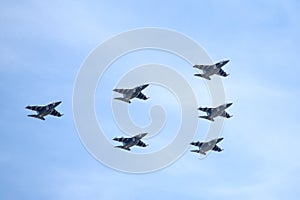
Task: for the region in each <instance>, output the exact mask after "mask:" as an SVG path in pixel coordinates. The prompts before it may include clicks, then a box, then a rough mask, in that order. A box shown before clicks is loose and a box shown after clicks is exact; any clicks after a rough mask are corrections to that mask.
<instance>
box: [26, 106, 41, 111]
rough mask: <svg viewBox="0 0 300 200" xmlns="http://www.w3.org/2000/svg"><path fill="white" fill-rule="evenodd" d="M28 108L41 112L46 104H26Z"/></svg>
mask: <svg viewBox="0 0 300 200" xmlns="http://www.w3.org/2000/svg"><path fill="white" fill-rule="evenodd" d="M26 108H27V109H29V110H34V111H37V112H39V111H41V110H43V108H44V106H26Z"/></svg>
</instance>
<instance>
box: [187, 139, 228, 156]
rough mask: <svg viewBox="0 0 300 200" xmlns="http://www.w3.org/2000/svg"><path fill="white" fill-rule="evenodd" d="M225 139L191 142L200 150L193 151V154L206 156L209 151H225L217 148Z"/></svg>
mask: <svg viewBox="0 0 300 200" xmlns="http://www.w3.org/2000/svg"><path fill="white" fill-rule="evenodd" d="M222 140H223V138H216V139H213V140H210V141H208V142H191V143H190V144H191V145H194V146H197V147H199V150H191V152H195V153H200V154H203V155H206V152H207V151H210V150H213V151H217V152H221V151H223V149H221V148H220V147H218V146H217V143H219V142H221V141H222Z"/></svg>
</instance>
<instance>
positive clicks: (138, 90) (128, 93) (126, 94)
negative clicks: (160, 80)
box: [113, 84, 149, 103]
mask: <svg viewBox="0 0 300 200" xmlns="http://www.w3.org/2000/svg"><path fill="white" fill-rule="evenodd" d="M148 85H149V84H145V85H141V86H137V87H135V88H132V89H114V90H113V91H114V92H118V93H121V94H123V97H117V98H114V99H117V100H121V101H124V102H127V103H131V101H130V99H133V98H139V99H143V100H147V99H148V98H149V97H146V96H145V95H144V94H143V93H142V90H143V89H145V88H146V87H148Z"/></svg>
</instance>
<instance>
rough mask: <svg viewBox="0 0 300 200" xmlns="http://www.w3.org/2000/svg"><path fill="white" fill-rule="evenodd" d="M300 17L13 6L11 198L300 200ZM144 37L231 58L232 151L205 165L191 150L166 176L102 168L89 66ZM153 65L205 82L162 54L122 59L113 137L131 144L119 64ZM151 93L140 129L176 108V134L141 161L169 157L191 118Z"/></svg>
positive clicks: (281, 5)
mask: <svg viewBox="0 0 300 200" xmlns="http://www.w3.org/2000/svg"><path fill="white" fill-rule="evenodd" d="M299 9H300V3H298V2H297V1H292V0H290V1H283V0H282V1H279V0H278V1H263V2H262V1H227V2H220V1H216V0H213V1H209V2H208V1H188V2H176V1H163V2H161V1H144V2H141V1H122V2H121V1H106V2H101V1H63V2H62V1H26V3H25V1H24V2H18V1H7V2H1V7H0V19H1V20H0V25H1V32H0V36H1V37H0V41H1V45H0V52H1V54H0V66H1V67H0V76H1V81H0V92H1V100H0V105H1V112H0V118H1V120H0V125H1V130H2V131H1V140H0V170H1V172H0V199H56V200H57V199H120V198H122V199H141V198H143V199H154V198H155V199H209V200H211V199H230V200H233V199H272V200H273V199H298V198H299V195H300V192H299V188H298V185H299V183H300V173H299V169H300V160H299V150H298V143H299V142H298V141H300V135H299V134H300V126H299V124H298V123H299V122H298V119H299V115H298V112H299V111H300V110H299V108H298V106H297V105H298V104H297V103H298V99H299V98H300V93H299V91H300V90H299V89H300V82H299V78H298V74H299V72H300V70H299V66H298V60H297V59H298V54H299V52H300V49H299V48H300V41H299V36H298V35H300V27H299V26H300V15H299ZM141 27H159V28H167V29H172V30H175V31H178V32H180V33H182V34H185V35H187V36H188V37H190V38H192V39H193V40H195V41H196V42H198V43H199V44H200V45H201V46H202V47H203V48H204V49H205V50H206V51H207V53H208V54H209V56H210V57H211V59H212V60H214V61H219V60H223V59H230V60H231V61H230V63H229V64H227V65H226V66H225V67H224V70H225V71H226V72H227V73H230V76H228V77H226V78H223V79H222V80H223V84H224V88H225V93H226V100H228V101H230V102H234V104H233V106H232V107H230V108H229V109H228V112H229V113H230V114H233V118H231V119H229V120H225V124H224V128H223V129H222V132H221V136H222V137H224V138H225V139H224V140H223V141H222V142H221V143H220V146H221V147H222V148H224V151H223V152H221V153H215V152H213V153H211V154H209V156H208V157H207V158H205V159H202V160H201V159H198V156H197V155H196V154H192V153H190V152H189V150H190V149H191V148H189V149H188V150H187V151H186V152H185V154H184V155H183V156H182V157H181V158H180V159H178V160H177V161H176V162H175V163H174V164H172V165H171V166H169V167H166V168H164V169H162V170H159V171H156V172H152V173H147V174H127V173H122V172H119V171H115V170H113V169H111V168H109V167H107V166H105V165H103V164H101V163H100V162H98V161H97V160H95V159H94V158H93V157H92V156H91V155H90V154H89V153H88V152H87V150H86V149H85V147H84V146H83V144H82V143H81V141H80V138H79V136H78V133H77V131H76V127H75V123H74V120H73V112H72V95H73V89H74V83H75V80H76V76H77V73H78V72H79V69H80V66H81V65H82V63H83V62H84V60H85V59H86V58H87V57H88V55H89V54H90V53H91V52H92V51H93V50H94V49H95V48H96V47H97V46H98V45H99V44H100V43H102V42H104V41H105V40H107V39H108V38H110V37H112V36H114V35H116V34H119V33H121V32H124V31H128V30H131V29H135V28H141ZM120 45H122V44H120ZM149 62H155V63H160V62H162V63H163V64H168V65H172V66H173V65H174V68H175V69H176V70H177V71H178V72H180V73H182V74H183V76H185V77H186V76H188V73H189V72H192V73H193V72H195V71H194V70H193V69H191V70H190V71H189V68H184V67H186V66H187V67H191V66H188V64H187V63H186V62H183V61H182V60H181V59H180V58H178V57H176V56H174V55H169V54H167V53H164V52H153V51H150V50H149V51H145V52H142V53H141V52H136V54H132V55H128V57H127V58H126V56H124V57H122V58H120V60H118V61H116V62H115V63H114V64H113V66H112V69H111V70H108V71H107V73H108V74H106V75H104V76H103V79H102V80H101V81H100V85H99V86H98V89H97V92H96V96H95V100H96V105H95V108H96V112H97V115H98V116H101V115H103V114H104V115H106V116H108V117H107V118H105V120H106V121H105V122H104V124H105V125H104V129H105V130H106V132H107V138H108V139H111V138H112V137H114V136H121V135H122V132H121V131H118V128H117V127H116V126H115V124H114V121H113V120H112V113H111V110H110V107H105V106H102V105H103V104H104V103H103V104H102V102H105V103H107V102H110V99H111V97H112V96H111V95H112V93H110V91H111V89H112V88H111V86H112V85H113V84H116V83H115V81H117V80H119V79H118V77H114V75H113V74H114V73H115V74H121V72H120V71H118V70H117V69H118V67H117V66H118V65H124V68H122V69H129V67H130V66H136V65H140V64H143V63H149ZM183 66H184V67H183ZM114 67H115V68H114ZM191 68H192V67H191ZM186 69H188V70H186ZM190 77H191V79H192V80H191V82H192V84H194V85H195V84H199V88H196V89H195V90H196V91H198V92H199V93H198V94H197V98H198V103H199V104H201V105H204V106H209V104H210V99H209V96H208V95H209V94H208V92H207V91H206V88H205V85H204V82H203V81H202V80H201V79H197V78H194V77H193V76H190ZM101 84H103V85H101ZM106 93H107V94H109V96H107V95H103V94H106ZM145 93H146V94H147V95H148V96H152V98H150V99H149V101H147V102H141V101H139V100H134V102H133V103H134V105H133V106H132V108H130V111H131V117H132V119H133V120H134V121H136V122H137V124H139V125H142V126H145V125H147V124H148V123H150V122H149V118H147V117H148V116H147V115H146V117H145V115H142V114H143V113H146V114H148V111H149V108H150V107H151V106H153V105H156V104H164V102H165V101H166V100H167V101H168V103H167V104H166V105H163V106H164V107H165V109H166V113H169V114H167V116H166V117H167V122H166V124H165V127H164V133H166V134H165V135H163V136H161V137H160V135H159V134H157V135H156V136H154V137H153V138H149V139H146V142H147V143H149V144H151V143H152V147H151V145H149V149H138V148H133V153H135V152H138V153H141V152H151V151H154V150H155V147H157V148H158V149H159V148H162V147H163V146H164V145H165V144H167V143H168V140H171V139H172V138H173V137H174V134H175V132H176V128H177V127H176V126H174V124H175V125H177V124H176V122H178V120H180V117H179V108H178V105H176V104H175V105H174V104H173V103H174V102H176V99H175V98H174V96H172V94H171V93H170V92H167V91H165V90H163V89H161V88H159V87H157V86H153V87H152V88H147V89H146V90H145ZM163 95H165V96H164V99H160V100H157V99H159V98H158V97H159V96H163ZM56 100H61V101H63V103H62V104H61V105H59V107H58V108H57V110H58V111H60V112H62V113H64V116H63V117H62V118H54V117H51V116H50V117H47V118H46V121H40V120H37V119H34V118H28V117H26V115H27V114H29V113H31V112H30V111H29V110H25V106H26V105H29V104H30V105H31V104H33V105H35V104H47V103H49V102H52V101H56ZM104 105H105V104H104ZM173 105H174V106H173ZM135 106H136V107H135ZM209 124H210V122H209V121H205V120H199V124H198V127H199V131H198V133H197V135H196V137H195V140H202V139H204V138H205V132H206V131H207V128H208V126H209ZM112 144H114V145H115V144H116V143H114V142H113V141H112ZM159 159H161V158H159Z"/></svg>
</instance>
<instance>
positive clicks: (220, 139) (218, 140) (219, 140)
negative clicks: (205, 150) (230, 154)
mask: <svg viewBox="0 0 300 200" xmlns="http://www.w3.org/2000/svg"><path fill="white" fill-rule="evenodd" d="M223 139H224V138H218V139H217V142H216V143H219V142H221V141H222V140H223Z"/></svg>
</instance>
